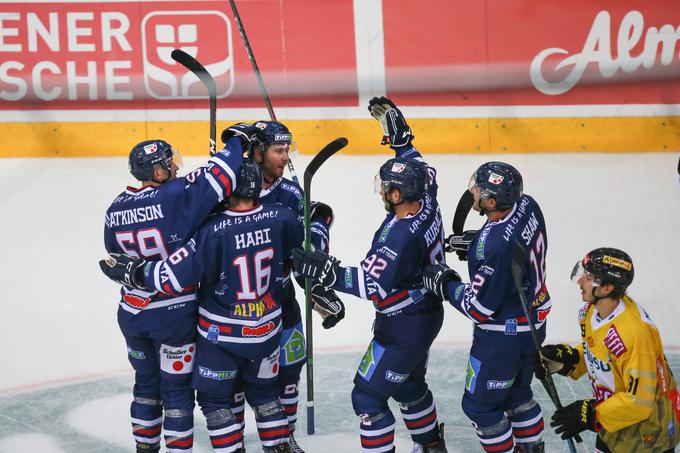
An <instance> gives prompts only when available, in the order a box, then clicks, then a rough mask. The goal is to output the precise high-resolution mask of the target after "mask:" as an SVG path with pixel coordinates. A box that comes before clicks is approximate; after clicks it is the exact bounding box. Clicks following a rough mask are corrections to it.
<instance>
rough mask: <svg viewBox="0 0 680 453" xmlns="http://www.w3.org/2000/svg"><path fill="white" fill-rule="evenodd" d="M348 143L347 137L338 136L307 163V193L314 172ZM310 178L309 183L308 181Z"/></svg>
mask: <svg viewBox="0 0 680 453" xmlns="http://www.w3.org/2000/svg"><path fill="white" fill-rule="evenodd" d="M348 143H349V141H348V140H347V139H346V138H345V137H339V138H336V139H335V140H333V141H332V142H330V143H329V144H327V145H326V146H324V147H323V148H322V149H321V151H319V152H318V153H317V155H316V156H314V158H313V159H312V161H311V162H310V163H309V165H307V168H305V193H307V189H309V187H308V186H309V185H311V183H312V178H313V177H314V174H315V173H316V172H317V170H319V168H320V167H321V166H322V165H323V163H324V162H326V161H327V160H328V158H330V157H331V156H332V155H333V154H335V153H337V152H338V151H340V150H341V149H342V148H344V147H345V146H347V144H348ZM308 180H309V183H307V181H308Z"/></svg>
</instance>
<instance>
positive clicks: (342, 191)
mask: <svg viewBox="0 0 680 453" xmlns="http://www.w3.org/2000/svg"><path fill="white" fill-rule="evenodd" d="M388 157H389V156H387V155H384V156H343V155H342V154H339V155H337V156H335V157H333V158H332V159H331V160H330V161H329V162H328V163H327V166H324V167H322V169H321V170H320V171H319V173H318V174H317V177H316V180H315V184H314V186H313V198H314V199H321V200H324V201H326V202H329V203H330V204H331V205H332V206H333V208H334V210H335V213H336V222H335V224H334V226H333V229H332V231H331V234H332V243H331V249H332V252H333V254H335V255H336V256H337V257H338V258H340V259H341V260H342V261H343V263H345V264H356V263H357V262H358V261H359V260H360V259H361V258H362V257H363V255H364V253H365V252H366V250H367V249H368V247H369V245H370V241H371V237H372V234H373V232H374V230H375V229H376V228H377V226H378V225H379V223H380V221H381V218H382V216H383V215H384V211H383V208H382V204H381V202H380V200H379V198H378V196H377V195H375V194H374V193H373V176H374V175H375V174H376V173H377V170H378V168H379V166H380V164H381V163H382V162H383V161H384V160H385V159H386V158H388ZM426 157H427V156H426ZM677 158H678V156H677V154H676V153H662V154H657V153H649V154H526V155H436V156H432V157H428V161H429V163H430V164H431V165H433V166H435V167H436V168H437V170H438V172H439V176H438V181H439V185H440V192H439V197H438V198H439V202H440V204H441V206H442V213H443V215H444V222H445V225H447V228H448V227H450V222H451V218H452V216H453V212H454V209H455V204H456V202H457V201H458V198H459V196H460V194H461V193H462V191H463V190H464V189H465V188H466V187H467V183H468V179H469V176H470V174H471V173H472V171H473V170H474V169H475V168H476V167H477V166H478V165H479V164H481V163H483V162H485V161H487V160H503V161H506V162H509V163H512V164H513V165H515V166H516V167H517V168H518V169H519V170H520V172H521V173H522V175H523V176H524V180H525V191H526V192H527V193H528V194H530V195H532V196H534V198H536V199H537V200H538V202H539V203H540V204H541V206H542V208H543V212H544V214H545V218H546V222H547V228H548V240H549V251H548V264H547V266H548V267H547V269H548V287H549V289H550V293H551V295H552V297H553V311H552V313H551V315H550V318H549V326H548V340H549V341H570V342H575V341H576V340H577V339H578V335H579V332H578V328H577V324H576V310H577V306H578V302H579V293H578V290H577V288H576V287H575V285H574V284H573V283H571V281H570V280H569V273H570V271H571V268H572V266H573V264H574V262H575V261H576V260H577V259H579V258H580V257H582V256H583V255H584V254H585V253H586V252H588V251H589V250H591V249H593V248H595V247H599V246H613V247H618V248H622V249H624V250H626V251H627V252H628V253H630V254H631V256H632V257H633V260H634V262H635V265H636V276H635V282H634V283H633V285H632V287H631V288H630V294H631V295H632V296H633V298H635V299H636V300H637V301H638V302H640V303H641V304H642V305H643V306H645V307H646V308H647V310H648V311H649V313H650V315H651V316H652V318H653V319H654V320H655V322H656V323H657V325H658V327H659V329H660V331H661V335H662V338H663V340H664V343H665V345H666V348H667V349H678V348H680V331H678V329H677V319H678V315H679V314H680V304H678V298H679V297H680V296H679V294H680V261H679V260H680V258H678V257H680V234H679V233H680V186H679V184H678V175H677V173H676V166H677ZM201 161H202V159H198V158H190V159H186V161H185V167H184V168H183V169H182V170H181V171H180V173H181V174H186V173H187V172H188V171H189V170H191V169H193V168H195V167H197V166H199V165H200V164H201ZM308 161H309V157H308V156H295V157H294V163H295V166H296V169H297V172H298V174H299V175H302V173H303V169H304V166H305V165H306V163H307V162H308ZM126 184H134V181H133V179H132V177H131V176H130V175H129V173H128V171H127V160H126V159H124V158H89V159H85V158H81V159H0V189H2V193H3V197H2V198H1V199H0V234H1V235H2V237H3V238H4V244H3V250H2V253H1V257H2V259H1V260H0V263H1V264H0V288H2V290H3V295H2V297H1V298H0V300H1V302H0V307H1V308H2V315H1V316H0V332H1V335H2V340H3V344H4V354H3V366H2V370H3V373H1V375H0V394H12V393H15V392H18V391H23V390H30V389H32V388H37V387H43V386H45V385H46V384H50V383H55V382H75V381H81V380H86V379H90V378H93V377H106V376H111V375H114V374H121V373H129V372H130V371H129V369H128V368H129V366H128V363H127V359H126V357H127V355H126V350H125V345H124V342H123V339H122V336H121V334H120V332H119V330H118V326H117V322H116V309H117V292H118V290H117V288H116V286H115V285H114V284H112V283H111V282H109V281H108V280H107V279H106V278H105V277H104V276H103V275H102V274H101V272H100V270H99V267H98V265H97V261H98V260H99V259H101V258H102V257H103V256H104V247H103V241H102V238H103V219H104V212H105V210H106V208H107V207H108V205H109V203H110V202H111V201H112V200H113V198H114V197H115V196H116V195H117V194H118V193H119V192H121V191H122V190H123V188H124V187H125V185H126ZM481 223H482V219H481V218H480V217H477V216H476V215H475V214H474V213H471V214H470V218H469V219H468V224H467V227H468V228H472V227H474V228H476V227H478V226H479V225H481ZM447 233H448V230H447ZM449 264H452V265H453V266H454V267H455V268H456V269H457V270H458V271H459V272H461V274H463V275H467V271H466V266H465V264H464V263H459V262H458V261H457V260H456V258H455V256H453V255H450V256H449ZM508 271H509V270H508ZM343 300H345V304H346V306H347V316H346V318H345V320H344V321H343V322H342V323H341V324H339V325H338V326H337V327H336V328H335V329H333V330H330V331H326V330H323V329H322V328H321V325H320V323H319V322H318V320H317V321H316V322H315V325H314V328H315V336H314V344H315V347H316V350H317V351H318V352H319V353H323V352H324V351H333V350H347V349H363V348H364V347H365V346H366V344H367V342H368V339H369V338H370V335H371V333H370V329H371V322H372V318H373V310H372V307H371V306H370V304H369V303H367V302H366V301H360V300H358V299H354V298H351V297H349V296H346V297H344V298H343ZM470 339H471V327H470V324H469V322H468V321H467V320H466V319H465V318H463V316H462V315H460V314H459V313H458V312H457V311H455V310H454V309H453V308H451V307H449V308H448V309H447V315H446V319H445V325H444V327H443V329H442V332H441V333H440V336H439V338H438V340H437V344H438V345H439V346H442V347H452V346H456V347H457V346H461V347H464V346H465V345H467V344H468V343H469V342H470ZM357 360H359V356H358V357H357ZM357 363H358V362H357Z"/></svg>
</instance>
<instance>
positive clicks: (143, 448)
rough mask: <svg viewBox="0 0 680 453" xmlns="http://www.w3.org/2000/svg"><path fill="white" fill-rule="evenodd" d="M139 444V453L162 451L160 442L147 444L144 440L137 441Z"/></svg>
mask: <svg viewBox="0 0 680 453" xmlns="http://www.w3.org/2000/svg"><path fill="white" fill-rule="evenodd" d="M135 443H136V445H137V453H158V452H159V451H161V444H160V442H158V443H155V444H146V443H144V442H135Z"/></svg>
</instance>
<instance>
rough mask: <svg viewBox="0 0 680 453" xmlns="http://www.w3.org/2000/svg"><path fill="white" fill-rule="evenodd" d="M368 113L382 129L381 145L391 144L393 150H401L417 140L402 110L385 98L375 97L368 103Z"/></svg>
mask: <svg viewBox="0 0 680 453" xmlns="http://www.w3.org/2000/svg"><path fill="white" fill-rule="evenodd" d="M368 111H369V112H371V116H372V117H373V118H375V119H376V120H378V121H379V122H380V126H381V127H382V130H383V138H382V141H381V142H380V144H381V145H387V144H389V145H390V146H391V147H392V148H401V147H403V146H407V145H408V144H410V143H411V142H412V141H413V139H414V138H415V137H414V135H413V133H412V132H411V128H410V127H409V126H408V124H406V118H404V115H403V113H401V110H399V109H398V108H397V106H396V105H394V102H392V101H391V100H390V99H388V98H386V97H385V96H382V97H379V98H378V97H375V98H373V99H371V100H370V101H368Z"/></svg>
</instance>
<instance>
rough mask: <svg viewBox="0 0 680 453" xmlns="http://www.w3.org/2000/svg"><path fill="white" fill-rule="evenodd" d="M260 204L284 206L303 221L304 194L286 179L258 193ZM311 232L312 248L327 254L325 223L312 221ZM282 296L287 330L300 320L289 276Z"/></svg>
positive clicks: (298, 187)
mask: <svg viewBox="0 0 680 453" xmlns="http://www.w3.org/2000/svg"><path fill="white" fill-rule="evenodd" d="M260 203H262V204H263V205H277V204H278V205H281V206H286V207H288V208H290V209H291V210H292V211H293V212H294V213H295V214H296V215H297V216H298V219H299V221H300V223H301V224H302V222H303V221H304V215H305V211H304V193H303V191H302V189H301V188H300V186H299V185H298V184H296V183H295V182H294V181H291V180H289V179H286V178H279V179H277V180H276V181H274V183H273V184H272V185H271V186H269V187H268V188H266V189H262V191H261V192H260ZM311 232H312V237H311V242H312V244H313V245H314V247H315V248H316V249H318V250H324V251H325V252H327V253H328V249H329V232H328V227H327V225H326V224H325V222H323V221H321V220H319V219H312V221H311ZM282 294H283V295H282V301H281V303H282V307H283V323H284V327H285V328H288V327H291V326H294V325H296V324H298V323H299V322H300V320H301V319H302V315H301V313H300V305H299V304H298V302H297V300H296V299H295V288H293V283H292V281H291V279H290V275H286V277H285V279H284V280H283V293H282Z"/></svg>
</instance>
